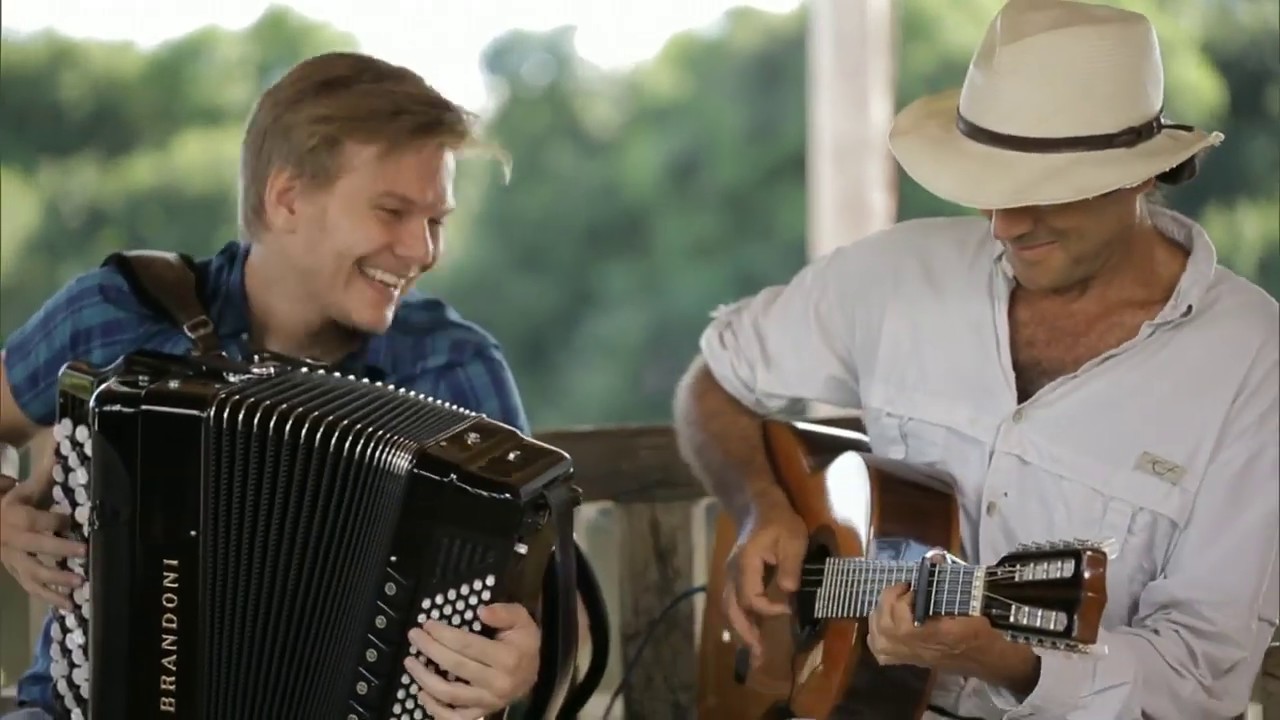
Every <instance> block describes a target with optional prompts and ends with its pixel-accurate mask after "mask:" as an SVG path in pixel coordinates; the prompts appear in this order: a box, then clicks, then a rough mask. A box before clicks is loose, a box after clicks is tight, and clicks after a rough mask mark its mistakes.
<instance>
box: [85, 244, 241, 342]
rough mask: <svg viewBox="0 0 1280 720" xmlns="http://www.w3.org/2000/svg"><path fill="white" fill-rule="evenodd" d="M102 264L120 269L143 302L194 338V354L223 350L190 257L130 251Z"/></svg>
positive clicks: (161, 252) (170, 253)
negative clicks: (198, 286) (199, 288)
mask: <svg viewBox="0 0 1280 720" xmlns="http://www.w3.org/2000/svg"><path fill="white" fill-rule="evenodd" d="M102 265H103V267H108V266H109V267H113V268H115V269H116V270H118V271H119V272H120V274H121V275H122V276H123V277H124V279H125V282H127V283H129V288H130V289H131V290H132V291H133V294H134V296H135V297H137V298H138V301H139V302H141V303H142V304H143V305H146V306H147V307H148V308H149V309H150V310H151V311H152V312H154V313H156V314H158V315H161V316H163V317H167V318H169V320H171V321H172V322H173V323H174V324H175V325H177V326H178V327H179V328H181V329H182V332H183V333H185V334H186V336H187V337H188V338H190V339H191V343H192V346H193V347H192V352H193V353H194V354H196V355H208V354H212V353H216V352H218V351H219V349H220V348H219V343H218V334H217V332H215V328H214V326H213V322H212V321H211V320H210V319H209V312H208V310H207V309H206V308H205V306H204V303H203V302H202V301H201V300H200V293H199V291H198V289H197V279H196V278H197V276H196V270H195V262H194V261H192V259H191V258H190V257H188V256H186V255H183V254H180V253H173V252H163V251H159V250H127V251H123V252H116V253H112V254H111V255H109V256H107V259H106V260H104V261H103V262H102Z"/></svg>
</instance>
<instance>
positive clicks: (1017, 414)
mask: <svg viewBox="0 0 1280 720" xmlns="http://www.w3.org/2000/svg"><path fill="white" fill-rule="evenodd" d="M1023 414H1024V413H1023V412H1022V408H1018V409H1017V410H1014V411H1013V421H1014V422H1016V423H1020V422H1022V417H1023Z"/></svg>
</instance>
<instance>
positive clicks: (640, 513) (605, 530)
mask: <svg viewBox="0 0 1280 720" xmlns="http://www.w3.org/2000/svg"><path fill="white" fill-rule="evenodd" d="M817 422H822V423H825V424H830V425H835V426H839V427H844V428H850V429H860V423H859V421H858V420H857V419H856V418H851V417H835V418H822V419H819V420H817ZM538 437H539V439H541V440H543V441H545V442H548V443H550V444H552V445H555V446H557V447H559V448H561V449H563V450H565V451H566V452H568V453H569V454H570V455H571V456H572V457H573V458H574V464H575V468H576V482H577V484H578V485H579V487H581V488H582V491H583V498H584V505H583V507H582V509H581V511H580V512H579V515H578V518H577V521H576V529H577V532H578V538H579V542H580V543H581V544H582V546H583V548H584V550H585V551H586V553H587V555H588V556H589V557H590V559H591V561H592V564H593V566H594V567H595V570H596V572H597V574H598V575H599V580H600V583H601V586H602V588H603V590H604V594H605V599H606V604H607V606H608V611H609V614H610V621H611V622H610V625H611V631H610V635H611V653H610V662H609V670H608V672H607V673H606V674H605V677H604V680H603V682H602V685H601V688H600V692H599V693H598V696H597V698H596V699H595V701H593V703H592V705H591V706H589V707H588V709H587V712H585V713H583V717H584V718H593V719H594V718H604V717H605V716H604V714H603V711H604V708H605V706H606V705H607V704H608V701H609V699H610V696H611V695H612V694H613V693H614V692H615V691H620V692H619V697H618V699H617V701H616V703H615V705H614V709H613V712H612V713H610V715H609V718H611V719H612V718H621V717H624V715H625V717H627V718H668V717H678V718H688V717H693V716H694V712H693V706H694V697H695V687H696V680H697V673H696V665H695V658H696V653H697V638H698V637H699V618H700V617H701V614H702V608H703V604H704V603H705V602H706V601H707V598H706V597H705V596H703V595H695V596H693V597H691V598H689V599H687V600H685V601H683V602H680V603H679V604H678V605H676V606H675V607H674V608H671V609H670V610H669V611H668V612H667V613H666V615H665V616H663V617H662V618H661V619H660V620H659V619H658V616H659V614H660V613H662V612H663V610H664V609H666V608H667V606H668V605H669V604H670V603H671V602H672V601H673V600H674V599H675V598H677V597H679V596H680V595H681V594H682V593H684V592H685V591H687V590H689V589H690V588H696V587H698V586H701V585H703V584H704V583H705V582H706V578H707V567H706V565H707V556H708V551H709V549H710V542H711V538H712V535H713V531H714V525H715V518H716V511H717V508H716V504H715V502H714V501H713V500H711V499H710V498H708V497H707V494H706V491H705V490H704V488H703V487H702V485H701V484H700V483H699V482H698V481H697V480H695V479H694V478H693V477H692V475H691V474H690V473H689V471H688V469H687V468H686V467H685V465H684V464H683V463H682V462H681V461H680V459H679V457H678V454H677V452H676V448H675V441H674V437H673V435H672V432H671V428H670V427H668V426H661V425H640V426H622V427H603V428H582V429H571V430H557V431H550V432H545V433H539V435H538ZM10 585H12V586H13V587H10ZM15 593H16V595H15ZM19 603H21V606H20V604H19ZM24 607H26V605H25V602H24V601H22V596H21V591H20V590H18V589H17V588H16V584H14V583H12V581H11V579H10V578H8V577H7V576H5V577H0V608H3V610H2V612H3V619H2V620H3V621H0V629H3V630H4V632H3V633H0V657H3V658H7V659H8V663H9V664H8V666H7V668H6V669H8V671H9V673H10V675H9V677H8V679H9V681H10V682H11V681H12V679H13V678H14V677H16V676H15V675H13V674H12V673H15V672H17V670H20V667H18V668H14V664H15V662H17V661H20V662H21V663H24V664H25V662H26V660H25V659H26V658H29V657H30V646H29V643H30V641H31V640H32V639H34V637H35V636H34V634H33V632H32V631H34V630H36V629H38V622H39V620H40V618H41V616H42V612H43V609H42V608H40V609H30V610H28V612H26V613H23V612H22V609H23V608H24ZM11 613H17V614H20V615H25V616H26V618H24V619H22V620H18V621H17V622H14V621H13V620H12V619H11V618H13V615H11ZM646 635H648V636H649V637H648V640H647V642H645V641H644V638H645V636H646ZM642 642H644V643H645V647H644V651H643V654H641V655H640V657H639V659H638V660H636V661H635V662H634V664H633V665H628V661H629V660H630V659H631V658H633V657H634V656H635V654H636V650H637V648H638V646H639V645H640V644H641V643H642ZM15 644H22V647H21V648H20V649H16V650H15V648H14V645H15ZM6 646H8V647H6ZM15 659H17V661H15ZM624 672H629V674H628V677H627V678H626V684H625V686H623V685H622V683H623V681H624V678H623V674H624ZM1278 674H1280V652H1273V653H1271V654H1269V657H1268V659H1267V662H1266V665H1265V666H1264V673H1263V677H1262V678H1260V683H1259V700H1261V701H1262V702H1264V703H1269V704H1267V706H1266V707H1267V717H1276V718H1280V707H1274V705H1280V698H1277V696H1276V694H1275V693H1277V690H1276V689H1275V688H1273V687H1272V684H1274V680H1271V681H1270V683H1271V684H1268V678H1274V677H1277V676H1280V675H1278ZM3 708H4V702H3V700H2V699H0V712H2V711H3Z"/></svg>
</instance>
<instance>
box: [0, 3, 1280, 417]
mask: <svg viewBox="0 0 1280 720" xmlns="http://www.w3.org/2000/svg"><path fill="white" fill-rule="evenodd" d="M1123 4H1128V5H1130V6H1132V7H1135V8H1137V7H1140V8H1141V9H1142V10H1143V11H1145V12H1147V13H1148V14H1150V15H1152V17H1153V19H1154V20H1155V21H1156V23H1157V26H1158V27H1159V29H1160V31H1161V39H1162V43H1163V49H1164V52H1165V54H1166V59H1167V62H1168V69H1167V97H1168V114H1169V115H1170V116H1171V117H1172V118H1174V119H1176V120H1178V121H1182V122H1191V123H1196V124H1200V125H1202V126H1205V127H1209V128H1213V129H1219V130H1222V131H1223V132H1224V133H1225V134H1226V137H1227V141H1226V143H1225V144H1224V145H1223V146H1222V147H1220V148H1218V149H1217V150H1216V151H1214V152H1213V153H1211V154H1210V155H1209V157H1208V160H1207V162H1206V164H1205V166H1204V170H1203V175H1202V176H1201V177H1200V178H1199V179H1197V181H1196V182H1194V183H1192V184H1191V185H1189V186H1187V187H1186V188H1183V189H1180V190H1178V191H1177V192H1173V193H1170V194H1169V195H1168V197H1167V200H1168V203H1169V204H1170V205H1172V206H1173V207H1175V208H1176V209H1178V210H1180V211H1183V212H1186V213H1190V214H1192V215H1196V216H1198V217H1199V218H1200V219H1201V220H1202V221H1203V222H1204V223H1205V224H1206V225H1207V227H1208V229H1209V231H1210V233H1211V234H1212V235H1213V237H1214V239H1215V241H1216V242H1217V244H1218V248H1219V253H1220V256H1221V260H1222V261H1223V262H1224V263H1225V264H1226V265H1228V266H1229V267H1231V268H1233V269H1235V270H1236V271H1237V272H1239V273H1241V274H1243V275H1245V276H1247V277H1250V278H1252V279H1255V280H1256V281H1257V282H1259V283H1260V284H1261V285H1263V287H1265V288H1266V289H1267V291H1268V292H1270V293H1271V294H1272V295H1273V296H1280V219H1278V218H1280V178H1278V176H1277V173H1276V168H1277V167H1278V166H1280V143H1278V142H1277V137H1276V135H1275V132H1274V128H1275V127H1277V122H1278V121H1280V81H1278V80H1277V78H1280V67H1278V63H1280V59H1278V58H1280V30H1278V29H1277V26H1276V18H1275V8H1274V2H1271V1H1270V0H1236V1H1232V2H1227V1H1225V0H1214V1H1212V2H1208V1H1206V2H1199V1H1197V0H1160V1H1156V0H1133V1H1132V2H1127V3H1123ZM998 5H999V3H998V2H996V1H995V0H981V1H979V0H971V1H970V2H965V3H938V2H904V3H902V4H901V5H900V6H899V7H900V13H901V18H900V19H901V31H900V35H901V38H902V46H901V58H900V67H899V70H898V98H899V99H898V103H899V106H901V105H902V104H905V103H906V102H908V101H910V100H912V99H914V98H916V97H918V96H919V95H921V94H922V93H926V92H932V91H935V90H940V89H943V88H945V87H948V86H952V85H955V84H957V83H959V82H960V80H961V78H962V77H963V73H964V68H965V66H966V64H967V62H968V59H969V54H970V53H971V52H972V48H973V47H974V45H975V43H976V42H977V40H978V38H979V36H980V34H981V32H982V30H983V28H984V27H985V25H986V23H987V21H988V19H989V18H990V17H991V14H992V13H993V12H994V11H995V9H996V7H998ZM804 36H805V19H804V13H803V10H800V11H796V12H793V13H789V14H785V15H775V14H768V13H763V12H759V11H750V10H738V11H734V12H731V13H730V14H728V15H727V16H725V18H724V19H723V21H722V22H721V23H719V24H718V25H717V26H716V27H714V28H710V29H707V30H704V31H698V32H688V33H684V34H682V35H679V36H676V37H674V38H672V39H671V41H670V42H669V43H668V44H667V46H666V47H665V48H664V50H663V51H662V52H661V53H660V54H659V55H658V56H657V57H656V58H654V59H653V60H652V61H650V62H648V63H646V64H644V65H641V66H638V67H636V68H634V69H632V70H630V71H627V72H605V71H602V70H601V69H599V68H595V67H592V66H591V65H589V64H588V63H586V62H585V61H583V60H582V59H581V58H580V57H579V56H578V55H577V53H576V52H575V50H574V42H573V37H574V36H573V30H572V28H560V29H556V30H553V31H550V32H544V33H533V32H525V31H512V32H509V33H507V34H505V35H503V36H501V37H499V38H496V39H495V40H494V41H493V42H492V44H491V45H490V46H489V48H488V50H487V51H486V52H485V54H484V57H483V58H481V62H482V63H483V65H484V67H485V69H486V72H487V73H488V75H489V76H490V77H491V78H492V82H493V88H494V91H495V92H497V93H499V97H500V99H501V102H500V103H499V104H498V106H497V107H496V109H495V111H494V112H493V113H492V114H491V115H490V116H489V133H490V136H491V137H492V138H493V139H495V140H497V141H499V142H500V143H501V144H502V145H503V146H504V147H505V148H506V149H507V150H508V151H510V152H511V154H512V155H513V157H514V160H515V166H514V174H513V176H512V179H511V182H510V183H509V184H503V183H502V181H501V180H502V178H501V173H500V168H499V167H498V166H497V165H496V164H494V163H492V162H489V161H486V160H482V159H477V160H471V161H466V162H464V163H463V165H462V169H461V175H460V178H459V188H458V194H459V200H460V202H461V204H462V208H461V210H460V211H459V213H458V214H457V217H456V218H455V219H453V220H451V222H450V226H449V246H448V256H447V257H446V260H445V262H444V264H443V266H441V268H440V269H438V270H436V271H434V272H432V273H431V274H430V275H429V276H428V277H427V278H426V279H424V281H423V282H422V289H423V290H424V291H427V292H431V293H437V294H441V295H443V296H444V297H445V298H446V299H448V300H449V301H451V302H452V303H454V304H455V305H456V306H457V307H458V308H459V309H460V310H461V312H463V314H464V315H466V316H468V317H470V318H472V319H474V320H476V321H478V322H480V323H482V324H484V325H485V326H487V327H488V328H489V329H490V330H492V331H493V332H494V333H495V334H496V335H497V336H498V338H499V339H500V340H501V341H502V343H503V344H504V346H505V348H506V350H507V352H508V354H509V358H510V360H511V362H512V365H513V367H514V369H515V372H516V375H517V378H518V380H519V382H520V385H521V388H522V390H523V392H524V394H525V396H526V402H527V404H528V406H529V411H530V414H531V417H532V420H533V422H534V424H535V425H536V426H537V427H538V428H547V427H550V426H563V425H570V424H575V425H576V424H588V423H618V422H653V421H665V420H666V419H667V417H668V415H669V403H670V395H671V388H672V385H673V384H674V382H675V380H676V378H677V377H678V375H679V373H680V372H681V371H682V369H683V368H684V366H685V364H686V363H687V361H688V359H689V358H690V357H691V355H692V353H693V352H694V350H695V344H696V340H697V336H698V332H699V331H700V329H701V328H702V326H703V324H704V323H705V322H706V319H707V315H708V313H709V312H710V311H711V310H713V309H714V308H715V307H716V306H717V305H718V304H720V303H724V302H728V301H731V300H733V299H735V298H737V297H739V296H741V295H743V294H745V293H749V292H752V291H754V290H756V289H757V288H759V287H760V286H761V285H763V284H767V283H774V282H782V281H785V280H786V279H787V278H788V277H789V276H790V275H791V274H792V273H793V272H795V271H796V270H797V269H798V268H799V267H800V266H801V264H802V263H803V262H804V260H805V258H804V252H805V250H804V247H805V246H804V234H805V187H804V180H805V108H804V101H805V72H804V70H805V53H804ZM355 47H356V43H355V41H354V39H353V38H352V37H350V36H349V35H346V34H344V33H342V32H341V31H339V30H337V29H334V28H331V27H328V26H324V25H320V24H317V23H314V22H312V21H310V20H308V19H306V18H304V17H301V16H299V15H296V14H294V13H293V12H291V11H289V10H287V9H280V8H275V9H272V10H270V11H269V12H267V13H266V14H264V15H263V16H262V17H261V18H260V19H259V21H258V22H257V23H256V24H254V25H253V26H251V27H249V28H248V29H247V30H245V31H243V32H231V31H226V30H220V29H205V30H200V31H197V32H194V33H191V34H189V35H186V36H184V37H182V38H179V39H176V40H174V41H172V42H169V43H167V44H164V45H162V46H159V47H157V48H155V49H153V50H150V51H142V50H139V49H138V48H136V47H134V46H132V45H128V44H122V43H107V42H92V41H80V40H71V39H68V38H65V37H59V36H56V35H52V34H38V35H28V36H22V37H13V36H8V35H6V36H5V37H4V38H3V41H2V44H0V104H2V105H3V108H4V111H3V113H0V207H2V208H3V212H2V213H0V250H2V254H0V332H3V333H4V334H5V335H7V334H8V333H9V332H11V331H12V330H13V329H14V328H15V327H17V325H18V324H20V323H21V322H22V321H23V320H24V319H25V318H26V317H27V316H28V315H30V314H31V313H32V312H33V311H34V310H35V309H36V308H37V307H38V306H39V305H40V303H42V302H43V301H44V299H45V298H46V297H47V296H48V295H49V294H50V293H52V292H53V291H54V290H55V289H56V288H57V287H58V286H60V285H61V284H62V283H64V282H66V281H67V280H68V279H70V278H71V277H72V276H73V275H75V274H77V273H80V272H83V271H84V270H86V269H88V268H91V267H93V266H95V265H96V264H97V263H98V262H100V261H101V259H102V258H103V257H104V256H105V255H107V254H108V253H109V252H111V251H113V250H116V249H120V248H126V247H153V248H166V249H174V250H180V251H183V252H188V253H192V254H195V255H203V254H207V253H209V252H212V251H213V250H215V249H216V248H218V247H219V246H220V245H221V244H223V243H224V242H226V241H228V240H230V239H232V238H234V236H235V202H236V201H235V180H236V166H237V155H238V151H239V136H240V132H241V128H242V126H243V122H244V119H245V117H246V116H247V113H248V111H249V108H250V105H251V104H252V102H253V100H254V98H255V96H256V95H257V94H258V93H259V92H260V91H261V90H262V89H263V88H264V87H265V86H266V85H267V84H268V83H270V82H271V81H273V80H274V79H275V78H276V77H278V76H279V75H280V74H281V73H282V72H284V70H286V69H287V68H288V67H289V66H290V65H291V64H292V63H294V62H296V61H298V60H300V59H302V58H303V57H306V56H308V55H311V54H314V53H316V52H321V51H325V50H332V49H353V48H355ZM430 80H431V79H430V78H428V81H430ZM974 181H975V182H981V178H975V179H974ZM900 192H901V197H900V212H899V216H900V217H901V218H911V217H918V216H921V215H928V214H938V213H946V214H951V213H961V212H965V211H964V210H961V209H959V208H955V207H952V206H949V205H947V204H945V203H943V202H941V201H939V200H937V199H934V198H932V197H930V196H928V195H927V194H926V193H924V192H922V191H921V190H920V189H919V188H918V187H916V186H915V185H914V184H913V183H911V182H910V181H908V180H905V179H904V180H902V181H901V188H900Z"/></svg>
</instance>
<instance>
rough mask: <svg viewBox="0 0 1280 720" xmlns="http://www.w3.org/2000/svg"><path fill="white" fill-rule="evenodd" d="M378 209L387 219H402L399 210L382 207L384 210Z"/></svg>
mask: <svg viewBox="0 0 1280 720" xmlns="http://www.w3.org/2000/svg"><path fill="white" fill-rule="evenodd" d="M378 209H379V210H381V211H382V213H383V214H384V215H386V216H387V217H389V218H391V219H393V220H399V219H401V218H403V217H404V211H403V210H401V209H399V208H385V207H384V208H378Z"/></svg>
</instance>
